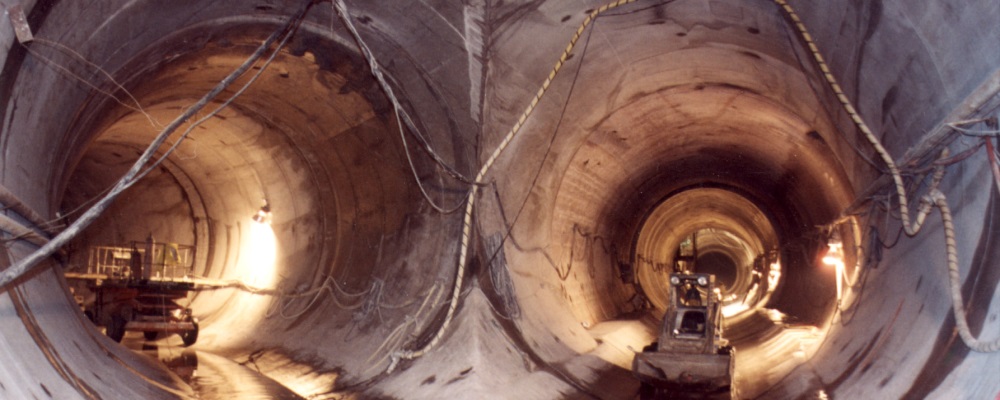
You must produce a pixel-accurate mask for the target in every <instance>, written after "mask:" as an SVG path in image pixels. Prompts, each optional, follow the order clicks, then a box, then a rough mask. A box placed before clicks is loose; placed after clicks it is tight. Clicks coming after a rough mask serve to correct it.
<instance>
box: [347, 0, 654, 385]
mask: <svg viewBox="0 0 1000 400" xmlns="http://www.w3.org/2000/svg"><path fill="white" fill-rule="evenodd" d="M335 1H336V2H337V3H336V5H337V9H338V13H341V15H342V18H345V19H346V16H347V10H346V6H345V5H344V1H343V0H335ZM635 1H636V0H618V1H615V2H611V3H608V4H605V5H603V6H601V7H599V8H597V9H594V10H593V11H591V12H590V14H588V15H587V18H585V19H584V20H583V22H582V23H581V24H580V26H579V28H577V30H576V32H575V33H574V34H573V37H572V38H571V39H570V41H569V44H568V45H567V46H566V49H565V50H563V52H562V55H561V56H560V57H559V60H558V61H556V64H555V66H554V67H553V68H552V71H551V72H550V73H549V76H548V77H547V78H546V79H545V80H544V81H543V82H542V85H541V87H540V88H539V89H538V92H537V93H536V94H535V96H534V97H533V98H532V99H531V102H530V103H529V104H528V106H527V107H526V108H525V110H524V112H523V113H522V114H521V116H520V118H518V120H517V122H516V123H515V124H514V126H512V127H511V128H510V131H508V132H507V135H506V136H505V137H504V139H503V141H501V142H500V144H498V145H497V147H496V149H494V150H493V153H492V154H490V157H489V158H488V159H487V160H486V162H485V163H484V164H483V166H482V167H481V168H480V169H479V173H477V174H476V178H475V180H474V181H473V182H474V184H475V185H476V186H474V187H473V188H474V189H473V190H472V192H471V193H470V195H469V196H468V198H467V199H466V206H465V217H464V219H463V221H462V238H461V248H460V250H459V256H458V267H457V268H456V269H457V271H456V272H455V282H454V285H455V286H454V288H453V290H452V296H451V301H450V304H449V306H448V312H447V313H446V314H445V318H444V321H443V322H442V323H441V326H440V327H439V328H438V329H437V332H436V333H435V334H434V336H433V338H431V340H430V341H429V342H427V343H426V344H425V345H423V346H421V347H420V348H419V349H415V350H406V351H402V352H396V353H394V354H393V356H392V362H391V363H390V364H389V367H388V368H387V369H386V373H392V371H394V370H395V369H396V365H397V364H398V363H399V361H400V360H412V359H415V358H419V357H421V356H423V355H424V354H427V352H429V351H430V350H431V349H433V348H434V347H435V346H437V344H438V343H439V342H440V341H441V338H443V337H444V333H445V331H447V329H448V327H449V326H450V324H451V321H452V318H453V317H454V316H455V310H456V309H457V308H458V303H459V299H460V295H461V292H462V282H463V280H464V278H465V272H466V267H467V266H468V263H469V260H468V255H469V241H470V239H471V237H470V236H471V234H472V232H471V230H472V213H473V210H474V208H475V203H476V192H477V191H476V190H475V188H477V187H478V186H481V185H483V184H485V182H484V178H485V176H486V174H487V173H488V172H489V170H490V168H492V167H493V164H494V163H495V162H496V160H497V158H499V157H500V154H501V153H503V151H504V150H505V149H506V148H507V145H509V144H510V142H511V140H513V139H514V136H515V135H516V134H517V133H518V132H520V130H521V128H522V127H523V126H524V124H525V121H526V120H527V119H528V117H529V116H530V115H531V114H532V112H533V111H534V110H535V106H537V105H538V102H539V101H540V100H541V98H542V96H544V95H545V93H546V92H547V91H548V89H549V85H551V84H552V81H553V80H554V79H555V77H556V75H558V73H559V70H560V69H561V68H562V66H563V64H565V63H566V60H567V59H568V58H569V56H570V53H571V52H572V51H573V48H574V47H575V46H576V42H577V41H578V40H579V39H580V36H582V35H583V31H584V30H585V29H586V28H587V27H588V26H590V23H591V22H593V21H594V19H596V18H597V16H599V15H600V14H602V13H604V12H605V11H607V10H610V9H614V8H617V7H619V6H622V5H625V4H629V3H633V2H635Z"/></svg>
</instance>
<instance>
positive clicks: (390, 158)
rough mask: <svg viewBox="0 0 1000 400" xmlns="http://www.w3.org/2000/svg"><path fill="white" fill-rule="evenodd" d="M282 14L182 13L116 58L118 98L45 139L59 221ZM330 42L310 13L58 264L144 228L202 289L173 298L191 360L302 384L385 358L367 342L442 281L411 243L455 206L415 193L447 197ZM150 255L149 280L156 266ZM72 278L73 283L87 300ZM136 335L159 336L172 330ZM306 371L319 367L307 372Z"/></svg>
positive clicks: (135, 242) (399, 321)
mask: <svg viewBox="0 0 1000 400" xmlns="http://www.w3.org/2000/svg"><path fill="white" fill-rule="evenodd" d="M255 11H257V12H259V11H260V10H255ZM272 11H273V10H272ZM324 11H326V12H332V10H329V9H327V10H324ZM320 13H321V12H320V11H314V14H320ZM209 15H210V14H209ZM283 18H285V17H280V18H279V17H276V16H267V15H265V16H263V17H261V16H254V17H249V18H248V17H242V18H241V17H229V16H226V17H223V18H220V19H212V18H208V19H207V20H202V21H198V20H194V22H193V23H192V24H191V25H190V26H188V27H187V28H185V29H178V30H173V31H171V32H169V33H168V34H165V35H163V36H162V37H158V38H155V40H153V41H151V42H150V43H148V44H147V45H146V46H145V47H143V48H142V49H141V50H137V51H136V52H135V54H132V55H131V58H130V59H128V60H127V61H125V62H123V63H122V65H121V66H120V68H119V69H118V70H117V71H115V75H114V76H115V78H114V82H115V84H118V83H117V82H121V84H120V85H121V86H120V88H115V87H108V88H105V90H106V91H107V92H109V93H115V96H105V95H103V94H90V95H88V96H87V97H85V98H83V99H82V100H81V101H80V103H79V104H77V105H76V109H75V112H73V113H71V120H69V121H68V122H67V124H66V125H65V126H66V128H65V131H64V132H63V136H62V137H61V140H60V142H61V146H60V148H59V149H58V152H59V153H60V154H65V155H66V157H65V159H64V161H63V162H62V163H58V164H57V165H61V166H62V169H60V168H54V169H53V170H51V176H52V177H53V180H54V181H55V182H57V184H56V185H54V189H52V193H53V196H54V198H55V199H57V200H56V201H55V204H58V206H57V207H56V209H57V210H59V211H58V213H59V215H60V216H61V217H63V218H66V221H67V222H71V221H72V220H73V219H74V218H75V217H77V216H78V215H79V212H80V210H84V209H86V208H87V207H88V206H89V205H90V204H92V202H93V201H94V199H95V198H97V197H100V196H101V195H103V194H104V193H105V192H106V191H107V189H108V188H109V187H111V186H112V185H114V184H115V182H116V181H117V179H118V178H119V177H120V176H122V175H123V174H124V173H125V171H126V170H128V168H129V167H131V165H132V163H133V162H134V161H135V160H136V159H138V157H139V155H140V153H141V152H142V151H143V150H144V149H145V147H146V145H147V144H148V143H149V142H150V141H152V139H153V137H154V136H155V135H156V134H157V133H158V132H159V131H160V130H161V129H162V128H163V127H164V126H165V125H166V123H167V122H169V121H171V120H172V119H173V118H175V117H176V116H177V115H179V114H180V113H181V112H183V111H184V110H185V109H186V108H187V107H189V106H190V105H191V104H193V103H194V102H195V101H197V99H198V98H199V97H200V96H202V95H203V94H204V93H206V92H208V91H209V90H210V89H211V88H212V87H213V86H214V85H215V84H217V83H218V82H219V81H220V80H221V79H222V78H223V77H225V76H226V75H227V74H229V73H230V72H231V71H233V70H234V69H236V67H237V66H238V65H239V64H240V63H241V62H243V60H245V59H246V57H247V56H248V55H249V54H251V53H252V52H253V51H254V49H255V48H257V46H259V45H260V42H261V40H262V38H264V37H267V36H268V35H269V34H271V33H272V32H273V31H274V29H276V28H277V27H278V26H279V23H280V22H283ZM340 40H341V39H340V37H339V36H337V33H336V32H332V31H331V30H330V28H329V27H328V26H326V24H319V25H316V24H313V23H310V22H306V23H304V24H303V25H302V26H301V27H300V28H299V30H298V31H297V32H296V33H295V34H294V35H293V36H291V37H290V39H289V40H288V42H287V43H286V44H285V45H284V47H283V48H281V50H280V51H276V54H274V57H273V60H271V61H270V62H269V63H268V64H266V65H265V64H264V61H263V60H262V61H260V62H258V63H257V64H256V65H255V66H254V67H253V68H252V69H251V70H250V71H249V72H248V73H247V74H246V75H244V76H242V77H241V78H239V79H238V80H236V81H235V82H234V84H233V85H232V86H231V87H230V88H229V89H227V90H225V91H224V92H222V93H221V94H220V95H219V97H217V98H216V99H215V100H214V101H213V102H212V103H211V104H210V105H209V108H207V109H206V111H205V112H203V113H202V114H201V115H204V113H207V112H208V110H210V109H212V108H213V107H221V106H224V107H223V108H222V109H221V111H220V112H218V114H216V115H214V116H213V117H211V118H207V119H205V120H203V121H200V122H199V123H198V124H197V126H195V124H194V123H192V122H189V123H187V124H185V125H184V126H182V128H181V130H182V131H183V130H184V129H189V128H190V129H192V131H191V133H190V135H188V136H187V137H186V138H185V139H184V140H183V141H180V140H178V139H176V136H174V137H173V138H172V139H171V140H170V141H168V142H167V146H165V147H164V148H161V149H160V150H159V151H158V152H157V153H156V156H157V157H163V161H162V163H161V164H159V165H158V166H157V167H156V168H150V169H149V170H148V174H147V175H145V177H144V178H143V179H141V180H139V181H138V183H137V184H136V185H134V186H133V187H131V188H130V189H129V190H127V191H126V192H124V193H123V194H122V195H121V197H119V198H118V199H117V200H116V201H115V202H114V203H113V204H112V205H111V207H110V208H109V209H108V210H107V211H105V212H104V213H103V214H102V216H101V217H100V218H99V219H98V220H97V221H96V222H95V223H94V224H92V225H91V226H90V227H88V228H87V229H86V230H85V231H84V232H82V234H80V235H79V236H77V237H76V239H75V240H74V241H73V242H72V243H71V244H70V245H69V246H68V247H67V251H66V253H65V256H66V264H67V271H68V272H74V273H75V272H86V271H87V270H88V268H89V267H91V266H92V265H91V264H93V254H94V250H95V249H96V248H105V249H106V248H116V249H122V250H124V252H126V253H128V252H135V251H136V250H138V252H139V253H142V254H146V253H150V251H147V250H145V249H144V247H143V246H144V244H145V243H144V242H146V241H147V240H148V241H152V242H153V243H154V244H153V248H163V249H167V250H169V249H171V248H178V247H179V248H182V249H189V251H188V253H187V255H188V256H189V259H187V262H188V263H189V264H186V265H189V267H190V270H189V271H187V272H186V273H183V274H182V275H183V277H182V278H181V279H180V280H182V281H191V280H193V281H195V282H196V283H195V284H196V285H198V286H197V287H198V288H199V289H197V290H194V291H192V292H190V294H189V295H188V296H187V299H185V300H183V301H179V302H180V303H182V304H183V305H190V310H191V311H192V312H193V314H194V317H195V320H196V321H197V322H198V324H199V325H200V330H201V333H200V335H198V339H197V345H196V346H195V349H196V351H197V352H199V353H206V354H207V355H206V356H205V357H202V358H205V359H209V358H211V356H212V355H223V356H225V357H226V358H228V359H230V360H233V359H241V358H242V359H246V360H249V361H247V362H253V363H254V365H256V366H257V373H260V372H262V371H263V375H266V376H268V377H271V378H274V379H278V380H279V381H280V383H281V385H285V386H287V387H289V388H290V389H292V390H293V391H296V392H298V393H300V394H302V393H308V392H310V391H315V390H318V389H316V388H318V387H319V388H322V387H326V388H328V390H332V388H333V387H334V383H333V382H335V381H338V382H341V381H343V380H347V382H350V381H352V380H357V381H362V380H364V379H370V378H371V375H373V374H377V373H378V372H379V371H378V370H379V368H380V366H381V367H382V368H384V365H385V363H387V362H388V361H389V360H388V357H383V358H380V359H373V358H372V357H369V356H368V355H367V354H370V353H371V352H376V351H383V350H384V349H385V348H387V347H388V346H390V345H391V346H393V347H400V346H402V345H404V344H407V343H408V342H409V337H410V336H402V335H398V333H402V332H410V333H409V335H412V336H415V335H417V334H419V333H421V332H423V331H424V330H425V329H428V327H429V326H430V324H431V323H433V320H432V319H430V318H428V319H424V320H421V321H412V318H413V315H414V312H415V311H416V310H417V308H418V307H422V308H421V309H420V310H419V311H416V312H417V313H418V315H419V314H421V313H427V312H428V310H427V309H426V305H425V306H421V304H420V303H416V304H414V302H413V301H408V300H407V299H408V298H409V297H410V296H427V295H433V294H434V293H440V292H442V291H443V285H444V282H445V281H446V276H448V275H450V274H449V273H448V272H447V270H445V269H442V272H441V274H437V273H434V272H433V268H429V267H428V266H433V265H435V264H439V261H437V259H438V258H440V257H442V255H441V254H440V253H438V252H437V251H435V250H434V248H435V247H434V246H430V247H424V246H423V245H422V243H420V242H418V241H415V240H413V239H411V237H421V236H425V235H427V232H430V231H434V232H451V231H453V230H454V228H453V227H452V225H451V224H447V223H448V221H449V219H450V218H452V217H451V216H448V215H440V214H436V213H434V212H433V211H432V210H431V209H430V207H428V206H427V205H426V203H425V202H423V201H422V200H421V197H420V196H421V195H420V191H418V188H417V187H416V186H415V185H414V183H413V182H414V176H417V177H418V178H417V179H419V180H426V181H427V182H432V183H423V184H424V185H428V187H426V188H425V189H424V190H426V191H427V192H428V194H427V195H428V196H434V198H441V199H444V200H446V201H447V200H449V199H450V198H451V197H453V196H455V193H454V192H453V191H452V190H451V189H449V188H448V187H447V182H442V181H441V179H442V178H441V176H436V177H430V175H432V174H437V173H436V171H434V167H433V166H432V164H431V163H430V161H428V159H427V158H426V157H422V155H421V153H420V150H418V149H417V146H416V145H414V144H413V143H412V142H411V143H409V144H404V142H403V141H402V140H400V132H401V131H400V127H399V126H398V120H396V119H394V118H392V111H391V110H392V107H393V106H392V105H391V104H390V103H389V101H388V99H386V97H385V95H384V94H383V92H382V91H381V89H380V88H379V87H378V85H377V84H376V82H375V80H374V79H373V78H372V76H371V74H370V71H369V70H368V69H367V67H366V66H365V63H364V61H363V58H362V57H361V55H360V54H358V52H357V51H356V49H355V48H354V47H353V46H351V45H347V44H344V43H342V42H341V41H340ZM56 50H60V49H56ZM60 51H61V50H60ZM47 55H48V57H52V58H51V59H54V60H62V59H61V58H59V56H64V55H62V54H59V51H56V52H54V53H52V54H48V53H47ZM31 61H33V60H32V59H30V58H29V62H31ZM33 72H34V71H33ZM41 72H46V71H45V70H43V71H41ZM47 72H52V71H51V70H49V71H47ZM257 74H259V75H257ZM244 84H248V86H246V89H245V91H242V92H239V91H240V90H243V89H241V87H242V85H244ZM119 89H120V91H119ZM230 96H232V97H233V99H234V100H233V101H232V102H231V103H228V104H227V103H224V102H223V100H224V99H226V98H228V97H230ZM403 101H404V102H405V99H403ZM201 115H198V116H196V117H200V116H201ZM415 122H416V123H417V124H422V123H423V121H421V120H420V119H419V118H417V119H416V121H415ZM175 143H176V144H177V146H176V149H175V150H173V152H172V153H170V154H169V156H167V155H165V154H166V153H165V150H166V148H167V147H168V146H171V145H173V144H175ZM445 150H446V149H445ZM445 150H441V149H439V150H438V151H445ZM407 152H409V153H412V157H413V159H412V160H409V161H408V159H407V157H408V155H407V154H405V153H407ZM265 210H266V213H265V212H264V211H265ZM262 213H263V214H262ZM264 214H266V215H265V216H263V217H262V215H264ZM446 224H447V225H446ZM119 252H122V251H119ZM152 253H153V254H157V255H156V256H154V257H160V259H161V260H162V259H163V256H162V255H161V254H162V253H158V252H155V251H154V252H152ZM133 258H139V259H142V258H143V256H141V255H140V256H138V257H133ZM144 262H145V261H144ZM153 264H154V265H158V264H157V262H155V261H154V263H153ZM159 268H160V269H159V270H157V267H154V268H153V270H154V271H153V272H152V279H153V280H156V279H158V278H159V276H158V275H159V274H161V273H163V274H164V276H166V273H165V272H164V271H163V267H159ZM406 275H410V276H411V279H405V278H402V277H405V276H406ZM173 278H177V276H174V277H173ZM145 280H146V278H143V279H142V281H143V282H145ZM77 283H78V284H75V286H74V283H72V282H71V289H70V290H71V291H72V292H73V294H74V295H79V297H85V298H87V299H85V300H84V301H93V298H94V297H95V294H94V293H93V292H88V291H87V288H86V286H87V285H86V284H79V282H77ZM424 303H427V301H425V302H424ZM116 310H117V309H116ZM115 312H117V311H115ZM131 315H132V316H133V317H135V315H136V314H135V313H134V312H133V313H132V314H131ZM135 318H139V317H135ZM109 321H112V319H111V318H110V317H109V318H104V319H97V321H96V322H100V323H101V325H102V326H104V325H108V324H109V323H110V322H109ZM319 326H328V327H329V329H317V327H319ZM403 328H405V329H407V330H406V331H403V330H402V329H403ZM85 329H86V328H85ZM108 329H110V328H108ZM102 330H105V329H104V328H102ZM391 332H396V333H397V334H394V335H389V334H390V333H391ZM146 333H147V334H150V333H154V334H150V335H147V336H146V339H147V340H158V342H157V343H160V346H173V343H174V341H175V339H173V338H172V337H171V336H170V335H164V334H160V335H155V332H146ZM168 333H169V332H168ZM369 334H376V335H381V336H382V337H383V338H384V339H386V340H384V341H383V340H372V339H370V338H369V337H368V336H367V335H369ZM130 335H131V336H130ZM136 335H137V334H134V333H133V334H130V333H126V336H125V341H126V342H129V343H133V342H131V341H130V339H129V338H130V337H132V336H136ZM182 337H183V335H182ZM331 337H337V338H339V339H340V340H342V341H343V343H344V345H338V346H329V347H328V348H327V349H326V350H323V351H320V352H319V354H320V355H317V351H316V350H315V348H314V347H313V344H312V343H313V340H314V339H315V340H328V339H329V338H331ZM288 338H294V340H289V339H288ZM310 338H314V339H310ZM131 340H134V339H131ZM389 340H392V341H393V342H389ZM186 343H187V342H186V341H185V344H186ZM130 346H132V347H134V346H135V344H134V343H133V344H132V345H130ZM145 347H148V346H146V345H143V348H145ZM154 347H155V346H154ZM164 348H169V347H164ZM137 350H138V349H137ZM160 351H161V352H162V351H163V350H160ZM209 353H210V354H209ZM363 354H365V355H363ZM196 358H197V357H195V359H196ZM171 362H172V361H171ZM209 365H210V366H211V365H213V364H209ZM185 367H187V366H185ZM212 368H214V367H212ZM303 369H304V370H311V371H322V372H321V373H317V374H312V375H308V376H305V377H303V376H301V375H300V373H301V371H302V370H303ZM344 370H348V371H351V372H350V373H349V374H346V375H345V374H343V373H342V372H341V371H344ZM190 383H191V382H189V384H190Z"/></svg>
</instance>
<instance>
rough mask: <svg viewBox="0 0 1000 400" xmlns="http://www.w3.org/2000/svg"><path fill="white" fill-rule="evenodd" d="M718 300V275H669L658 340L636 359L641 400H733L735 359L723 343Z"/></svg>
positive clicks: (727, 344) (729, 348)
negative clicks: (700, 399) (690, 399)
mask: <svg viewBox="0 0 1000 400" xmlns="http://www.w3.org/2000/svg"><path fill="white" fill-rule="evenodd" d="M720 298H721V296H720V295H719V292H718V291H717V290H716V284H715V276H714V275H711V274H699V273H673V274H671V275H670V303H669V307H668V309H667V312H666V314H665V315H664V317H663V323H662V325H661V329H660V332H659V335H658V338H657V339H658V340H657V341H656V342H654V343H652V344H650V345H649V346H646V347H645V348H644V349H643V351H642V352H641V353H636V355H635V358H634V359H633V360H632V374H633V375H634V376H635V377H636V378H638V379H639V381H640V382H641V387H640V393H639V394H640V398H641V399H644V400H645V399H673V398H719V399H730V398H734V397H735V388H734V387H733V367H734V365H733V358H734V354H733V349H732V346H729V343H728V341H727V340H725V339H723V338H722V312H721V308H720Z"/></svg>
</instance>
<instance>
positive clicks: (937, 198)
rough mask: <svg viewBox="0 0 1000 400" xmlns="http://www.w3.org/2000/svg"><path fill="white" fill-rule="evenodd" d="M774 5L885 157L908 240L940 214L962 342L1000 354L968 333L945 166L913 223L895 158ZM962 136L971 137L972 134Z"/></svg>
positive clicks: (996, 344)
mask: <svg viewBox="0 0 1000 400" xmlns="http://www.w3.org/2000/svg"><path fill="white" fill-rule="evenodd" d="M773 1H774V2H775V3H776V4H777V5H778V6H780V7H781V8H782V9H783V10H784V11H785V13H786V14H787V15H788V18H790V19H791V20H792V22H793V23H794V24H795V27H796V28H797V29H798V31H799V34H800V35H801V37H802V39H803V40H804V41H805V43H806V45H807V46H808V47H809V51H810V53H812V56H813V58H814V59H815V60H816V63H817V64H818V65H819V68H820V70H822V72H823V76H824V78H825V79H826V82H827V84H829V86H830V88H831V89H832V90H833V92H834V93H835V94H836V95H837V99H839V100H840V103H841V105H842V106H843V107H844V111H846V112H847V114H848V115H849V116H850V117H851V120H853V121H854V124H855V125H856V126H857V127H858V129H859V130H861V132H862V133H864V136H865V138H866V139H868V142H869V143H871V145H872V147H874V148H875V151H876V152H877V153H878V154H879V156H880V157H882V161H884V162H885V164H886V166H888V167H889V172H890V173H891V174H892V180H893V182H894V183H895V186H896V194H897V196H898V197H899V212H900V219H901V221H902V223H903V229H904V230H905V232H906V234H907V236H914V235H916V234H917V233H918V232H919V231H920V228H921V227H922V226H923V224H924V221H925V220H926V218H927V214H929V213H930V212H931V209H932V208H933V207H935V206H936V207H938V209H939V210H940V211H941V219H942V221H943V223H944V231H945V248H946V250H947V253H948V277H949V279H950V281H951V285H950V287H951V300H952V308H953V310H954V313H955V321H956V325H957V326H958V331H959V335H960V336H961V337H962V341H963V342H964V343H965V345H966V346H968V347H969V348H970V349H972V350H974V351H978V352H995V351H997V350H1000V338H997V340H995V341H993V342H985V341H981V340H979V339H976V338H975V336H974V335H973V334H972V332H971V330H970V329H969V324H968V321H967V319H968V316H967V315H966V312H965V306H964V305H963V301H962V290H961V275H960V273H959V263H958V246H956V244H955V243H956V241H955V227H954V225H953V223H952V218H951V210H950V209H949V207H948V202H947V199H946V198H945V196H944V193H942V192H941V191H940V190H938V186H939V184H940V183H941V178H942V176H943V175H944V167H943V166H942V165H939V166H937V168H936V170H935V172H934V178H933V181H932V183H931V186H930V189H929V193H928V194H927V195H925V196H923V197H922V198H921V200H920V205H919V207H918V211H917V215H916V218H915V219H914V220H913V221H911V220H910V210H909V206H908V204H907V196H906V187H905V186H904V184H903V177H902V175H901V174H900V172H899V168H898V167H897V166H896V163H895V162H894V161H893V159H892V156H890V155H889V152H888V151H886V149H885V147H883V146H882V143H881V142H880V141H879V139H878V138H877V137H876V136H875V134H874V133H872V130H871V129H869V127H868V125H867V124H865V122H864V120H863V119H862V118H861V115H859V114H858V112H857V110H855V108H854V106H853V105H852V104H851V101H850V99H848V98H847V95H845V94H844V91H843V90H841V88H840V85H839V84H838V83H837V80H836V78H834V76H833V74H832V73H831V72H830V68H829V67H828V66H827V65H826V62H825V61H824V60H823V56H822V55H821V54H820V53H819V48H818V47H817V46H816V44H815V43H814V42H813V40H812V36H811V35H810V34H809V32H808V31H807V30H806V27H805V25H804V24H803V23H802V20H801V19H800V18H799V16H798V15H797V14H796V13H795V10H793V9H792V7H791V6H790V5H788V3H787V2H786V1H785V0H773ZM958 124H959V123H953V124H949V126H950V127H952V128H954V129H956V130H959V131H963V130H962V129H961V128H958V127H957V125H958ZM963 132H964V133H967V134H972V133H970V132H965V131H963ZM977 133H981V134H982V135H993V133H991V132H977ZM947 154H948V153H947V149H945V150H944V151H943V152H942V154H941V158H942V159H944V158H946V156H947Z"/></svg>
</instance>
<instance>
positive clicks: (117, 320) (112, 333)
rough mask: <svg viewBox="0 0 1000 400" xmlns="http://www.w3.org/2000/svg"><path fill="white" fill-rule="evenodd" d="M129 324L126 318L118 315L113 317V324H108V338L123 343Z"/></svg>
mask: <svg viewBox="0 0 1000 400" xmlns="http://www.w3.org/2000/svg"><path fill="white" fill-rule="evenodd" d="M127 322H128V321H125V318H122V317H120V316H117V315H115V316H112V317H111V322H109V323H108V327H107V333H108V337H109V338H111V340H114V341H116V342H118V343H121V341H122V338H123V337H125V324H126V323H127Z"/></svg>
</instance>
